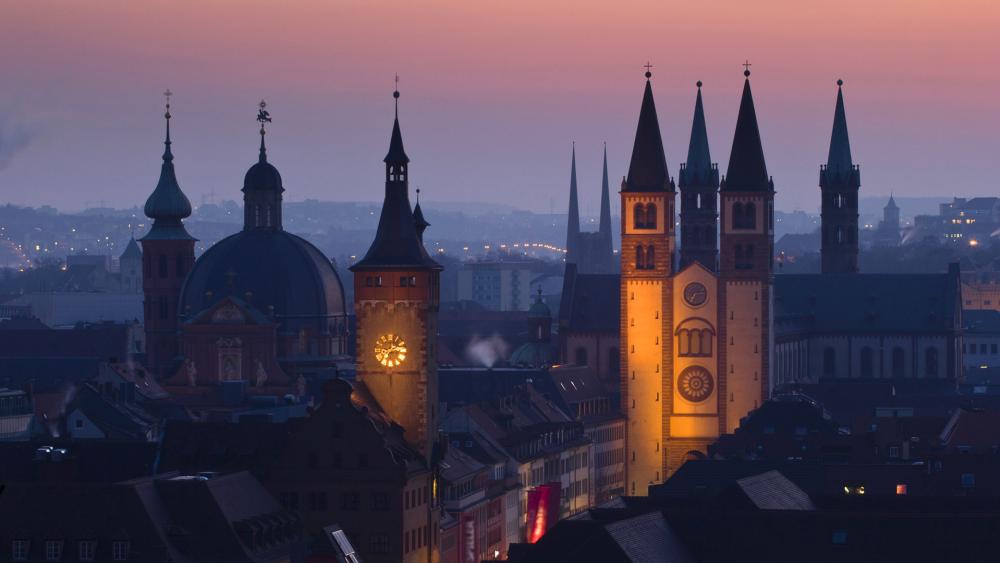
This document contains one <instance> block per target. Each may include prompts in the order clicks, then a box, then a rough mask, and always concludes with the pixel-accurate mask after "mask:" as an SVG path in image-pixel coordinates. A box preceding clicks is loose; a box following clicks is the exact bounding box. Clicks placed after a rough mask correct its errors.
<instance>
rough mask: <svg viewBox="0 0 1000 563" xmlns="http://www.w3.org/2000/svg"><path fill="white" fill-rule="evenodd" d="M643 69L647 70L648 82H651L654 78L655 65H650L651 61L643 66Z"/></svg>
mask: <svg viewBox="0 0 1000 563" xmlns="http://www.w3.org/2000/svg"><path fill="white" fill-rule="evenodd" d="M643 68H645V69H646V80H649V79H650V78H651V77H652V76H653V73H652V72H651V70H652V68H653V65H652V64H650V62H649V61H646V64H644V65H643Z"/></svg>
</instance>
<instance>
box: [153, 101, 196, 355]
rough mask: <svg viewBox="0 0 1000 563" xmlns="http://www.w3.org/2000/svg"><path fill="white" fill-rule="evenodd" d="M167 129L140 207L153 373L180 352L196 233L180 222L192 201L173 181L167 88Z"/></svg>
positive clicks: (187, 214) (189, 211)
mask: <svg viewBox="0 0 1000 563" xmlns="http://www.w3.org/2000/svg"><path fill="white" fill-rule="evenodd" d="M164 118H165V119H166V121H167V135H166V140H165V141H164V147H165V148H164V151H163V165H162V166H161V167H160V181H159V182H157V184H156V189H154V190H153V193H152V194H150V195H149V199H147V200H146V206H145V208H144V212H145V213H146V216H147V217H149V218H150V219H152V220H153V226H152V228H150V229H149V232H148V233H146V235H145V236H144V237H142V239H140V242H141V243H142V269H143V272H142V290H143V295H144V299H143V301H144V303H143V307H144V311H145V313H144V319H145V321H144V322H145V325H146V358H147V359H146V365H147V367H148V368H149V369H150V370H152V371H153V372H154V373H156V374H157V375H165V374H167V372H168V371H169V370H170V369H172V368H173V367H174V366H173V364H174V362H175V360H176V359H177V355H178V349H179V348H178V329H179V317H178V307H177V302H178V299H179V298H180V293H181V288H182V287H183V285H184V279H185V277H186V276H187V274H188V271H190V270H191V267H192V266H193V265H194V243H195V242H196V239H195V238H194V237H192V236H191V235H190V234H188V232H187V230H186V229H185V228H184V221H183V220H184V219H185V218H186V217H189V216H190V215H191V202H190V201H188V198H187V196H185V195H184V192H182V191H181V188H180V186H178V185H177V176H176V175H175V173H174V155H173V152H171V150H170V118H171V115H170V92H169V91H168V92H167V111H166V113H165V114H164Z"/></svg>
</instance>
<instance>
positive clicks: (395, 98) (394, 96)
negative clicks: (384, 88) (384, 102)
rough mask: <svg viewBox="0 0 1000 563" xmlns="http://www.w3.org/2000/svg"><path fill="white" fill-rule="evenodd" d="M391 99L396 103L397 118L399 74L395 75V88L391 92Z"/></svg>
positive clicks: (397, 112) (397, 115)
mask: <svg viewBox="0 0 1000 563" xmlns="http://www.w3.org/2000/svg"><path fill="white" fill-rule="evenodd" d="M392 97H393V99H394V100H395V101H396V118H397V119H398V118H399V74H396V87H395V89H393V91H392Z"/></svg>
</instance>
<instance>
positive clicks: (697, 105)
mask: <svg viewBox="0 0 1000 563" xmlns="http://www.w3.org/2000/svg"><path fill="white" fill-rule="evenodd" d="M679 176H680V178H679V179H680V186H681V188H684V187H687V186H713V187H718V186H719V171H718V169H717V168H716V167H714V166H712V153H711V151H710V150H709V146H708V129H707V127H706V125H705V107H704V105H703V104H702V102H701V82H698V96H697V97H696V98H695V102H694V119H693V121H692V122H691V139H690V141H689V142H688V155H687V162H686V163H685V165H684V166H683V167H682V168H681V171H680V174H679Z"/></svg>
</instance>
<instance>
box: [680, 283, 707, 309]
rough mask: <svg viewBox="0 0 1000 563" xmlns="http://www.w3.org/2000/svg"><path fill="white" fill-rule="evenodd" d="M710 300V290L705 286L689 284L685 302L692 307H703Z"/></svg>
mask: <svg viewBox="0 0 1000 563" xmlns="http://www.w3.org/2000/svg"><path fill="white" fill-rule="evenodd" d="M707 300H708V290H707V289H705V286H704V285H702V284H700V283H698V282H694V283H689V284H687V287H685V288H684V301H686V302H687V304H688V305H690V306H692V307H701V306H702V305H704V304H705V301H707Z"/></svg>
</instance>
